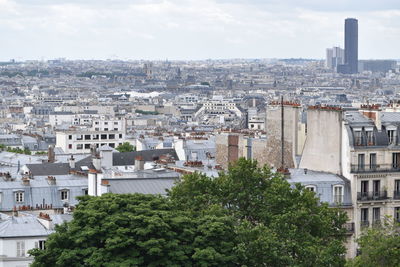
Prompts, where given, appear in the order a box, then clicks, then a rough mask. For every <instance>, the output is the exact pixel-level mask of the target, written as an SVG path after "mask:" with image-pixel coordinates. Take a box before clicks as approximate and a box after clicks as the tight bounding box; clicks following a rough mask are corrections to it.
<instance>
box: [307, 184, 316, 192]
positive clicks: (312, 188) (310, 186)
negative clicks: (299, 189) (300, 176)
mask: <svg viewBox="0 0 400 267" xmlns="http://www.w3.org/2000/svg"><path fill="white" fill-rule="evenodd" d="M305 188H306V189H307V190H310V191H311V192H314V193H315V192H317V187H316V186H315V185H306V186H305Z"/></svg>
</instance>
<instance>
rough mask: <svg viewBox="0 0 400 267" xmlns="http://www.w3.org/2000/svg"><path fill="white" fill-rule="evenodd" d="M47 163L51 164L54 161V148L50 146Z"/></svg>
mask: <svg viewBox="0 0 400 267" xmlns="http://www.w3.org/2000/svg"><path fill="white" fill-rule="evenodd" d="M47 157H48V159H47V161H48V162H50V163H53V162H55V161H56V154H55V153H54V146H53V145H50V146H49V148H48V151H47Z"/></svg>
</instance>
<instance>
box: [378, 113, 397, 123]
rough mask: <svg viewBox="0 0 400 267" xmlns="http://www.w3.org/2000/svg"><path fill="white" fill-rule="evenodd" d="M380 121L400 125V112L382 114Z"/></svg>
mask: <svg viewBox="0 0 400 267" xmlns="http://www.w3.org/2000/svg"><path fill="white" fill-rule="evenodd" d="M381 121H382V122H395V123H400V112H382V113H381Z"/></svg>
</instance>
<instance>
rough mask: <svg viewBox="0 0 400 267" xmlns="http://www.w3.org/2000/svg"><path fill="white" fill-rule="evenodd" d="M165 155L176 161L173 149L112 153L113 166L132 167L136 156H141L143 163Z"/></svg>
mask: <svg viewBox="0 0 400 267" xmlns="http://www.w3.org/2000/svg"><path fill="white" fill-rule="evenodd" d="M166 154H170V155H171V156H172V157H174V158H175V159H178V155H177V154H176V152H175V149H173V148H166V149H151V150H142V151H134V152H121V153H120V152H115V153H113V166H126V165H134V164H135V157H136V156H142V157H143V160H144V161H154V158H159V157H160V156H162V155H166Z"/></svg>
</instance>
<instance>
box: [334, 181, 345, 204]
mask: <svg viewBox="0 0 400 267" xmlns="http://www.w3.org/2000/svg"><path fill="white" fill-rule="evenodd" d="M343 198H344V189H343V185H335V186H334V187H333V202H335V203H336V204H341V203H343Z"/></svg>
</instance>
